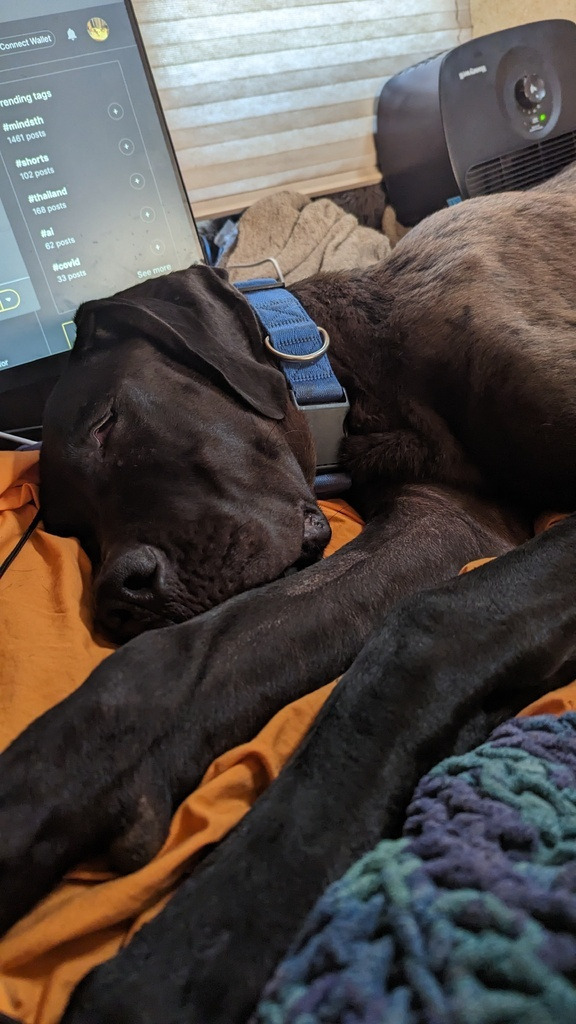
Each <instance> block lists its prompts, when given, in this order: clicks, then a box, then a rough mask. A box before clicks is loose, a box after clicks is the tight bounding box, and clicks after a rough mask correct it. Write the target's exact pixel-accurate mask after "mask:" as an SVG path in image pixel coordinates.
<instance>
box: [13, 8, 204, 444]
mask: <svg viewBox="0 0 576 1024" xmlns="http://www.w3.org/2000/svg"><path fill="white" fill-rule="evenodd" d="M2 7H3V8H4V12H3V13H1V14H0V407H1V406H2V398H3V395H2V393H3V392H4V393H6V392H8V391H9V390H10V389H11V388H14V387H15V386H17V387H19V388H22V387H23V386H24V387H25V386H26V381H27V380H30V381H33V380H38V379H40V377H41V376H43V375H44V372H45V370H46V371H47V372H49V373H51V374H53V373H54V368H55V360H54V359H53V357H55V356H58V355H59V354H61V353H65V352H66V351H67V350H68V349H69V348H70V347H71V345H72V344H73V341H74V326H73V322H72V321H73V315H74V311H75V309H76V307H77V306H78V304H79V303H80V302H83V301H84V300H85V299H91V298H99V297H101V296H104V295H109V294H111V293H112V292H115V291H118V290H119V289H122V288H125V287H128V286H129V285H132V284H135V283H136V282H138V281H142V280H146V279H147V278H151V277H155V276H158V275H160V274H164V273H167V272H169V271H171V270H176V269H182V268H183V267H185V266H188V265H190V264H191V263H194V262H198V261H201V260H202V258H203V256H202V248H201V244H200V241H199V238H198V235H197V233H196V228H195V225H194V221H193V218H192V214H191V212H190V208H189V205H188V201H187V197H186V193H185V190H184V187H183V184H182V181H181V178H180V175H179V171H178V168H177V165H176V162H175V158H174V154H173V151H172V148H171V145H170V142H169V139H168V136H167V132H166V128H165V125H164V122H163V119H162V115H161V113H160V110H159V105H158V101H157V97H156V95H155V92H154V87H153V85H152V82H151V78H150V73H149V70H148V68H147V64H146V60H145V58H144V56H143V52H142V48H141V44H140V42H139V38H138V32H137V29H136V26H135V22H134V17H133V13H132V11H131V10H130V7H129V2H127V0H122V2H117V0H101V2H97V3H96V4H95V3H93V2H87V0H75V2H74V0H18V3H17V4H10V5H8V4H3V5H2ZM8 7H10V11H11V16H10V20H7V15H6V9H7V8H8ZM14 13H17V18H14ZM19 367H20V368H21V369H20V370H18V368H19ZM26 367H29V368H30V369H31V372H30V373H28V374H27V372H26V370H25V369H22V368H26ZM10 415H11V413H10V414H9V417H10ZM5 419H6V417H5V416H2V415H0V426H2V427H3V428H4V429H11V428H10V427H9V426H8V424H7V423H6V422H5ZM2 421H4V422H2ZM16 426H17V425H16V424H14V425H13V427H12V429H16Z"/></svg>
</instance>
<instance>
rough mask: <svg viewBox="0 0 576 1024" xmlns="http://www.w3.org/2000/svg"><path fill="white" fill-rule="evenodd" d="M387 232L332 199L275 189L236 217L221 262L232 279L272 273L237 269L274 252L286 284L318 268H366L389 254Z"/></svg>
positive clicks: (270, 269) (268, 267)
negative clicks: (230, 242)
mask: <svg viewBox="0 0 576 1024" xmlns="http://www.w3.org/2000/svg"><path fill="white" fill-rule="evenodd" d="M390 252H391V245H390V241H389V240H388V238H387V237H386V235H384V234H381V233H380V232H379V231H375V230H373V228H367V227H362V226H361V225H360V224H359V223H358V221H357V219H356V217H354V216H353V214H351V213H346V212H345V211H344V210H342V209H341V208H340V207H339V206H337V205H336V203H333V202H332V200H331V199H316V200H311V199H308V198H307V197H306V196H303V195H300V194H299V193H298V192H275V193H274V194H273V195H271V196H266V197H265V198H264V199H260V200H259V201H258V202H257V203H254V206H251V207H250V208H249V209H248V210H246V212H245V213H244V214H243V215H242V216H241V218H240V220H239V221H238V239H237V241H236V242H235V244H234V246H233V248H232V249H231V250H230V252H228V253H227V254H226V257H225V258H224V259H223V261H222V266H224V267H226V268H227V269H228V270H229V272H230V279H231V280H232V281H242V280H243V279H245V278H247V277H255V276H261V277H271V276H274V274H273V270H272V267H271V266H270V265H266V264H264V265H263V266H262V267H261V268H251V269H249V270H248V271H247V270H235V269H234V267H235V265H236V264H238V263H255V262H256V261H257V260H261V259H263V258H264V257H267V256H273V257H274V258H275V259H276V260H277V261H278V263H279V265H280V269H281V270H282V273H283V274H284V278H285V280H286V283H287V284H292V283H293V282H295V281H300V280H302V278H304V277H308V276H310V275H311V274H316V273H318V272H319V271H333V270H350V269H352V268H353V267H360V268H362V267H368V266H370V265H371V264H373V263H377V262H378V261H379V260H382V259H385V258H386V257H387V256H389V255H390Z"/></svg>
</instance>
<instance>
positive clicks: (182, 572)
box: [41, 266, 330, 641]
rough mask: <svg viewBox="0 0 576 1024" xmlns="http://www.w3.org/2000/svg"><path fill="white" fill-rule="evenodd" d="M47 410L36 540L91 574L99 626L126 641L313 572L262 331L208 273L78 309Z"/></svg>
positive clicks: (304, 482)
mask: <svg viewBox="0 0 576 1024" xmlns="http://www.w3.org/2000/svg"><path fill="white" fill-rule="evenodd" d="M76 324H77V341H76V344H75V346H74V349H73V352H72V354H71V357H70V360H69V364H68V367H67V369H66V371H65V372H64V375H63V376H62V378H61V380H60V381H59V383H58V384H57V386H56V388H55V389H54V391H53V393H52V395H51V397H50V399H49V401H48V404H47V407H46V411H45V419H44V443H43V448H42V453H41V502H42V509H43V515H44V521H45V524H46V527H47V529H49V530H51V531H53V532H55V533H59V534H64V535H75V536H77V537H79V539H80V541H81V542H82V544H83V545H84V547H85V548H86V550H87V552H88V554H89V555H90V556H91V558H92V560H93V564H94V568H95V577H94V598H95V615H96V623H97V625H98V627H99V628H100V629H101V630H102V631H103V632H105V633H106V634H107V635H108V636H110V637H112V639H114V640H117V641H123V640H126V639H129V638H130V637H132V636H135V635H136V634H137V633H139V632H142V631H143V630H145V629H151V628H155V627H157V626H161V625H165V624H166V623H169V622H181V621H184V620H185V619H188V618H191V617H192V616H194V615H196V614H198V613H200V612H203V611H206V610H208V609H209V608H211V607H213V606H214V605H216V604H219V603H220V602H222V601H224V600H226V599H227V598H228V597H231V596H233V595H234V594H237V593H240V592H242V591H244V590H248V589H250V588H252V587H255V586H258V585H260V584H262V583H265V582H268V581H270V580H273V579H275V578H277V577H279V576H281V575H282V574H283V573H284V572H285V571H286V570H287V569H289V568H291V567H293V566H296V567H300V566H302V565H305V564H309V563H310V562H312V561H315V560H316V559H317V558H319V557H320V555H321V553H322V551H323V548H324V547H325V545H326V543H327V541H328V539H329V536H330V530H329V527H328V524H327V522H326V520H325V518H324V516H323V515H322V513H321V512H320V510H319V509H318V507H317V505H316V502H315V500H314V496H313V493H312V489H311V485H312V480H313V476H314V468H315V462H314V449H313V444H312V440H311V437H310V434H309V431H308V428H307V425H306V422H305V420H304V417H303V415H302V413H300V412H299V411H298V410H297V409H296V408H295V406H294V404H293V402H292V401H291V400H290V397H289V394H288V389H287V386H286V383H285V380H284V377H283V374H282V373H281V372H280V371H279V370H278V369H277V368H276V367H275V366H274V365H272V364H271V362H270V361H269V357H268V355H267V354H266V350H265V349H264V347H263V344H262V330H261V327H260V325H259V323H258V321H257V319H256V317H255V315H254V313H253V312H252V310H251V308H250V306H249V305H248V303H247V301H246V299H245V298H244V297H243V296H242V295H241V294H240V292H238V290H237V289H235V288H233V287H232V286H231V285H230V284H229V283H228V281H227V279H226V275H225V274H224V273H223V272H220V271H214V270H211V269H209V268H207V267H202V266H194V267H191V268H190V269H189V270H186V271H179V272H177V273H173V274H168V275H167V276H166V277H164V278H159V279H156V280H154V281H149V282H144V283H143V284H141V285H137V286H135V287H134V288H129V289H127V290H126V291H124V292H120V293H118V294H117V295H115V296H112V298H110V299H104V300H100V301H95V302H88V303H85V304H84V305H83V306H81V307H80V309H79V310H78V313H77V316H76Z"/></svg>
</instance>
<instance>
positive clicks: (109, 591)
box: [95, 544, 170, 643]
mask: <svg viewBox="0 0 576 1024" xmlns="http://www.w3.org/2000/svg"><path fill="white" fill-rule="evenodd" d="M169 577H170V574H169V571H168V562H167V558H166V556H165V554H164V553H163V552H162V551H160V550H159V549H158V548H155V547H153V546H152V545H151V544H139V545H137V546H133V547H130V548H127V549H125V550H121V551H117V552H111V554H110V555H109V556H108V557H107V558H106V560H105V561H104V564H103V566H102V568H101V570H100V572H99V573H98V576H97V578H96V589H95V624H96V627H97V629H99V630H101V631H102V632H103V633H105V634H106V636H108V637H110V639H112V640H115V641H116V642H119V643H123V642H124V641H126V640H129V639H131V638H132V637H134V636H137V635H138V634H139V633H142V632H143V631H144V630H145V629H150V628H152V627H153V626H155V625H160V624H161V622H160V618H161V616H162V610H163V608H164V606H165V604H166V600H167V597H168V591H169V588H170V578H169Z"/></svg>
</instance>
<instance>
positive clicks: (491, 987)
mask: <svg viewBox="0 0 576 1024" xmlns="http://www.w3.org/2000/svg"><path fill="white" fill-rule="evenodd" d="M575 978H576V714H575V713H574V712H567V713H566V714H564V715H561V716H559V717H555V716H553V715H542V716H539V717H535V718H517V719H514V720H513V721H510V722H508V723H506V724H505V725H503V726H501V727H500V728H498V729H497V730H496V731H495V732H494V733H493V734H492V736H491V737H490V739H489V740H488V741H487V742H486V743H484V744H483V745H482V746H480V747H478V748H477V749H476V750H474V751H473V752H471V753H469V754H467V755H464V756H461V757H453V758H449V759H448V760H445V761H444V762H442V763H441V764H440V765H439V766H438V767H436V768H435V769H434V770H433V771H431V772H430V773H429V774H428V775H427V776H426V777H425V778H424V779H423V780H422V781H421V783H420V785H419V786H418V789H417V791H416V793H415V796H414V799H413V801H412V803H411V805H410V807H409V810H408V814H407V819H406V825H405V829H404V833H403V836H402V838H401V839H399V840H389V841H383V842H382V843H380V844H379V845H378V846H377V847H376V849H374V850H373V851H372V852H371V853H369V854H368V855H366V856H364V857H363V858H362V859H361V860H359V861H358V862H357V863H356V864H355V865H354V866H353V867H352V868H351V869H350V870H349V871H348V873H347V874H346V875H345V876H344V877H343V878H342V879H341V880H340V881H338V882H336V883H335V884H333V885H332V886H331V887H330V888H329V889H328V890H327V891H326V892H325V894H324V895H323V897H322V898H321V899H320V900H319V902H318V904H317V905H316V908H315V909H314V910H313V911H312V913H311V915H310V916H309V918H308V920H307V922H306V924H305V926H304V928H303V930H302V932H301V933H300V936H299V939H298V940H297V942H296V944H295V945H294V946H293V948H292V949H291V951H290V952H289V954H288V956H287V958H286V959H285V961H284V962H283V963H282V964H281V966H280V967H279V969H278V971H277V973H276V975H275V977H274V978H273V979H272V981H271V983H270V984H269V986H268V988H267V990H266V992H265V994H264V998H263V1000H262V1002H261V1004H260V1006H259V1008H258V1011H257V1014H256V1017H255V1021H257V1022H258V1024H320V1022H322V1024H328V1022H334V1024H336V1022H338V1024H361V1022H362V1024H377V1022H378V1024H573V1022H574V1021H576V987H575V985H574V979H575Z"/></svg>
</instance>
